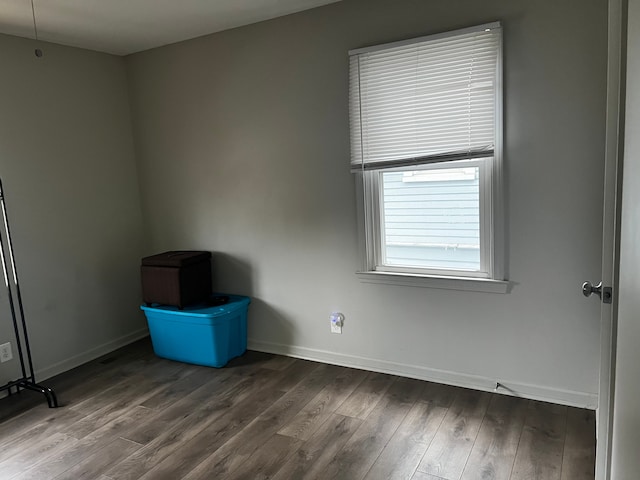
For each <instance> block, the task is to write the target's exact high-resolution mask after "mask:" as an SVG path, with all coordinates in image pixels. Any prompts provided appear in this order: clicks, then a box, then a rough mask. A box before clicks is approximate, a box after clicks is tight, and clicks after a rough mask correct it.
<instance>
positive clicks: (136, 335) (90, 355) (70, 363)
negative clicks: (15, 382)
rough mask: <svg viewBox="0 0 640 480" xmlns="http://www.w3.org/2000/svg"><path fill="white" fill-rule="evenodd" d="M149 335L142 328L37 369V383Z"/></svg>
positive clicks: (147, 331) (145, 329)
mask: <svg viewBox="0 0 640 480" xmlns="http://www.w3.org/2000/svg"><path fill="white" fill-rule="evenodd" d="M148 335H149V330H148V329H147V328H146V327H145V328H141V329H140V330H136V331H135V332H132V333H128V334H127V335H123V336H122V337H119V338H116V339H115V340H111V341H109V342H106V343H103V344H102V345H98V346H97V347H94V348H92V349H90V350H87V351H86V352H82V353H79V354H78V355H74V356H73V357H70V358H67V359H65V360H62V361H61V362H57V363H54V364H53V365H49V366H47V367H45V368H41V369H37V370H36V371H35V377H36V381H37V382H40V381H42V380H46V379H47V378H51V377H54V376H56V375H58V374H60V373H64V372H66V371H69V370H71V369H72V368H75V367H79V366H80V365H82V364H83V363H87V362H90V361H91V360H95V359H96V358H98V357H101V356H102V355H106V354H107V353H110V352H113V351H114V350H117V349H118V348H120V347H124V346H125V345H129V344H130V343H133V342H135V341H136V340H140V339H141V338H144V337H147V336H148Z"/></svg>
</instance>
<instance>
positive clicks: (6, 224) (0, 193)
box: [0, 179, 36, 382]
mask: <svg viewBox="0 0 640 480" xmlns="http://www.w3.org/2000/svg"><path fill="white" fill-rule="evenodd" d="M0 206H1V207H2V219H3V221H4V228H5V231H6V232H7V247H8V248H9V255H10V256H9V259H10V260H11V271H12V273H13V281H14V285H15V287H16V298H17V300H18V308H19V310H20V320H21V321H22V332H23V339H24V347H25V350H26V351H27V360H28V361H29V378H30V379H31V381H32V382H35V381H36V377H35V372H34V370H33V360H32V359H31V346H30V345H29V335H28V333H27V322H26V320H25V317H24V308H23V307H22V294H21V293H20V283H19V282H18V269H17V267H16V259H15V256H14V254H13V244H12V243H11V230H10V229H9V216H8V214H7V208H6V206H5V202H4V189H3V188H2V179H0ZM3 253H4V249H3ZM3 257H4V254H3ZM5 272H6V269H5ZM6 276H7V275H6V273H5V280H6Z"/></svg>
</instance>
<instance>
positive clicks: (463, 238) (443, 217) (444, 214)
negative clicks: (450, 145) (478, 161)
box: [381, 166, 480, 271]
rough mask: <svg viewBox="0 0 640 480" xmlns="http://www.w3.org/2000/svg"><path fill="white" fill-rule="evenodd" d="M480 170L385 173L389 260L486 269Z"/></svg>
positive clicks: (406, 264)
mask: <svg viewBox="0 0 640 480" xmlns="http://www.w3.org/2000/svg"><path fill="white" fill-rule="evenodd" d="M479 170H480V169H479V168H478V167H477V166H465V167H459V168H431V169H427V170H414V171H408V172H407V171H403V172H398V171H395V172H383V173H381V175H382V185H383V188H382V193H383V209H384V212H383V219H384V227H385V229H384V234H383V235H384V251H385V257H386V260H385V265H388V266H399V267H418V268H435V269H455V270H475V271H478V270H480V185H479V175H480V171H479Z"/></svg>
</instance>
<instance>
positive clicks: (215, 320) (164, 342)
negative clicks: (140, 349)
mask: <svg viewBox="0 0 640 480" xmlns="http://www.w3.org/2000/svg"><path fill="white" fill-rule="evenodd" d="M216 296H218V295H216ZM225 296H226V297H229V301H228V302H227V303H225V304H224V305H218V306H210V305H207V304H206V303H201V304H197V305H193V306H190V307H185V308H183V309H182V310H179V309H178V308H177V307H172V306H167V305H155V304H154V305H152V306H146V305H142V306H141V307H140V308H141V309H142V310H144V313H145V315H146V316H147V323H148V324H149V332H150V333H151V342H152V343H153V350H154V352H155V353H156V355H158V356H159V357H163V358H168V359H170V360H177V361H180V362H186V363H194V364H196V365H205V366H208V367H223V366H224V365H225V364H226V363H227V362H228V361H229V360H230V359H232V358H234V357H238V356H240V355H242V354H243V353H244V352H245V351H246V349H247V310H248V307H249V303H250V302H251V299H250V298H249V297H242V296H239V295H225Z"/></svg>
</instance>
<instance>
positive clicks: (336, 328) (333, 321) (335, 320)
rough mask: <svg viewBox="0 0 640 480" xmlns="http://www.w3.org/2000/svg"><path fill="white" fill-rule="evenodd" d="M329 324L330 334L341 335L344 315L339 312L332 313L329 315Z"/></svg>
mask: <svg viewBox="0 0 640 480" xmlns="http://www.w3.org/2000/svg"><path fill="white" fill-rule="evenodd" d="M329 324H330V325H331V333H342V325H343V324H344V315H343V314H341V313H339V312H335V313H332V314H331V315H329Z"/></svg>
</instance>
